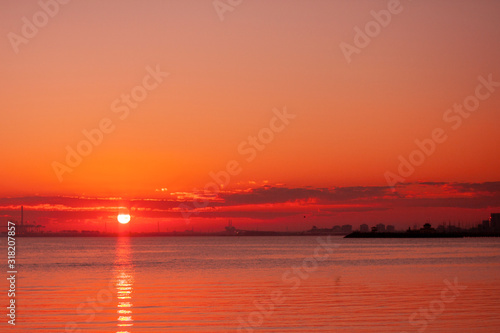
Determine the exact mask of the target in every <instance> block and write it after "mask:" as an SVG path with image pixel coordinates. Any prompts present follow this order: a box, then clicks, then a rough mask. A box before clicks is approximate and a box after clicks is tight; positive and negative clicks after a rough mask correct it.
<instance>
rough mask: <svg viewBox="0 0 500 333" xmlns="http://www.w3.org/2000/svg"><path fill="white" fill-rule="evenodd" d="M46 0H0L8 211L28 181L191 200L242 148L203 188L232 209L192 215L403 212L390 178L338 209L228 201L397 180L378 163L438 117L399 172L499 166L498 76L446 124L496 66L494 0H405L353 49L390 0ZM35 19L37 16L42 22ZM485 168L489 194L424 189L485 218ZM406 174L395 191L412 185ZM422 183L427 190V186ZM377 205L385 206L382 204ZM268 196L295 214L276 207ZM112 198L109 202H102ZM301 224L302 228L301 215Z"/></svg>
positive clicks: (455, 211)
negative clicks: (352, 208) (214, 180)
mask: <svg viewBox="0 0 500 333" xmlns="http://www.w3.org/2000/svg"><path fill="white" fill-rule="evenodd" d="M61 2H64V1H61ZM223 2H224V1H223ZM41 3H44V4H47V5H46V6H45V5H44V6H45V7H46V8H48V9H46V10H45V11H49V12H50V11H51V14H52V16H53V17H50V16H49V15H47V14H44V12H43V8H42V7H43V6H42V5H40V3H38V2H37V1H3V2H1V3H0V22H1V24H0V29H1V33H2V35H3V36H5V37H4V38H3V39H2V41H1V42H0V43H1V44H0V47H1V48H2V52H1V53H0V68H1V69H0V70H1V77H2V80H1V81H0V97H1V100H2V111H1V114H2V121H1V122H0V140H1V142H2V145H1V156H2V162H1V163H0V179H1V187H0V198H3V199H2V204H1V207H0V215H2V217H1V218H2V219H7V218H9V217H12V216H15V218H17V215H12V214H14V210H13V209H14V208H13V207H14V206H15V205H14V202H16V203H17V204H21V203H22V202H23V200H17V199H15V198H28V197H34V196H36V197H37V198H39V200H37V205H44V204H45V205H49V204H50V202H52V199H51V198H54V197H61V198H68V197H85V198H121V200H124V201H125V202H128V203H130V202H131V200H136V199H148V198H154V199H159V200H164V201H167V202H174V204H171V205H172V207H174V208H175V207H177V206H178V204H179V203H182V202H184V203H190V204H191V201H190V200H192V198H193V193H198V192H199V191H200V190H201V191H202V190H203V188H204V187H205V185H206V184H208V183H209V182H210V181H211V177H210V176H209V173H210V172H211V171H213V172H219V171H221V170H225V169H226V167H227V163H228V162H229V161H236V162H237V163H238V168H236V169H238V170H239V171H240V172H237V174H236V172H235V175H233V176H231V177H230V181H229V182H228V184H227V186H225V187H224V188H221V189H219V190H218V193H215V194H214V195H213V196H210V202H211V204H210V205H208V207H209V208H210V207H212V205H213V203H216V202H219V203H222V204H223V206H224V207H226V208H225V209H220V208H217V209H215V208H213V210H214V212H213V214H212V215H206V216H204V215H203V214H199V216H198V217H196V218H195V219H193V221H192V223H194V224H196V225H197V226H200V227H203V225H210V223H212V224H213V223H214V222H213V221H212V220H214V219H220V221H222V220H224V221H225V220H226V219H227V218H228V217H234V218H239V219H241V221H240V222H241V223H242V224H245V225H249V226H251V225H259V226H262V225H264V224H266V223H267V224H268V225H272V226H273V227H279V226H284V225H285V224H287V223H289V222H290V221H291V220H293V219H294V218H296V217H297V216H299V215H303V214H304V213H307V214H309V213H308V212H310V211H312V210H314V211H316V212H317V211H318V209H319V211H324V213H322V214H320V215H321V216H324V218H323V219H320V218H319V217H316V218H317V219H318V220H317V222H318V223H319V224H325V225H328V226H329V225H331V224H333V223H334V224H341V223H342V221H348V222H351V223H354V224H356V223H357V222H358V221H361V220H370V219H376V220H386V219H387V220H390V219H392V220H395V221H393V222H394V223H398V224H400V225H402V226H404V225H406V224H409V223H410V222H408V223H407V222H406V221H405V220H404V219H405V216H407V215H412V214H413V213H411V212H412V208H409V207H406V206H405V204H400V203H394V202H393V201H390V202H391V203H389V201H386V200H383V201H382V202H378V201H377V200H379V199H380V196H382V197H383V196H385V195H392V194H394V193H393V192H392V191H390V189H389V190H387V189H384V191H386V190H387V193H385V192H384V193H381V192H377V193H376V194H373V197H371V200H368V201H367V202H363V204H364V205H368V206H369V207H371V208H370V209H365V210H361V211H357V212H356V213H355V214H354V213H352V214H349V213H347V212H343V213H342V214H341V215H335V214H337V213H338V212H337V213H335V214H334V213H332V212H331V209H330V208H331V207H330V208H329V207H324V206H321V207H318V206H317V202H314V201H315V200H317V194H315V193H306V194H301V195H300V196H298V197H297V196H293V195H292V196H291V197H288V199H286V200H284V201H280V200H281V199H280V200H275V199H274V198H275V197H274V196H270V197H268V198H267V199H266V201H264V202H259V204H261V205H262V206H258V205H257V206H254V207H252V208H251V209H249V205H250V203H248V202H245V203H241V204H238V205H237V204H229V201H228V200H229V199H228V195H229V194H233V193H240V192H238V191H247V192H251V193H254V194H258V193H259V191H263V190H264V189H266V188H269V187H271V188H272V189H286V190H287V191H291V192H293V191H294V190H296V189H299V190H301V189H306V188H308V189H309V188H310V189H314V190H321V189H323V188H327V189H329V191H331V192H335V190H333V189H334V187H341V188H349V189H352V188H356V187H362V188H367V189H373V188H378V187H387V186H388V183H387V181H386V177H385V175H386V172H392V173H394V174H396V175H397V174H398V166H399V163H400V162H399V160H398V157H399V156H400V155H401V156H403V157H404V158H406V159H408V158H409V156H410V154H411V153H412V152H413V151H414V150H415V149H417V148H418V147H417V146H416V144H415V140H417V139H418V140H424V139H427V138H431V137H432V132H433V131H434V130H435V129H436V128H441V129H442V130H443V132H444V135H446V137H447V139H446V140H445V141H444V142H443V143H438V144H436V148H435V151H434V152H433V153H432V154H430V155H429V156H426V157H425V161H423V163H422V164H421V165H419V166H416V167H415V170H414V171H413V172H412V173H411V175H409V176H408V177H403V178H404V180H405V183H406V184H408V183H410V184H412V183H417V182H444V183H446V184H451V185H450V186H452V187H453V186H455V187H456V186H458V185H456V184H475V185H474V186H482V185H481V184H483V183H485V182H497V181H499V180H500V179H499V178H500V177H499V176H500V172H499V170H500V158H498V151H499V148H500V144H499V143H500V131H498V124H499V122H500V114H499V112H498V110H499V107H500V89H499V88H498V87H496V86H495V85H494V84H493V86H491V85H490V86H489V87H486V86H484V85H483V86H482V88H480V92H481V93H482V94H483V95H482V96H484V94H485V93H488V96H487V98H484V100H480V103H479V106H478V107H477V109H476V110H475V111H472V112H470V115H469V113H467V117H466V118H465V117H462V116H461V117H460V118H461V119H462V120H461V123H460V126H458V128H456V129H454V128H453V125H457V123H456V121H458V120H456V118H454V119H455V120H454V121H450V119H448V121H447V120H445V119H444V118H443V117H444V115H445V114H446V112H447V110H448V109H450V108H453V105H454V104H461V103H464V100H465V99H466V98H467V97H468V96H476V94H477V93H476V91H477V86H478V85H480V84H481V82H482V81H481V80H480V79H478V78H479V77H483V78H485V79H486V80H488V76H490V77H491V78H492V79H491V81H494V82H500V64H499V62H498V59H500V44H499V42H498V41H499V40H500V25H499V24H498V13H499V10H500V4H499V3H498V2H497V1H494V0H491V1H451V0H450V1H439V2H435V1H426V0H419V1H413V2H409V1H404V0H402V1H401V2H400V4H399V5H398V6H397V8H398V10H397V12H398V13H397V14H391V21H390V23H389V24H387V26H386V27H379V28H380V29H379V30H380V31H379V32H378V33H376V35H375V36H373V37H372V38H370V42H369V44H368V45H367V46H366V47H362V48H358V49H359V52H358V53H355V54H352V55H351V57H350V62H349V63H348V61H347V59H346V57H345V55H344V53H343V52H342V48H341V47H340V45H341V43H348V44H350V45H353V46H356V44H355V40H356V37H355V34H356V33H355V30H354V29H355V28H356V27H360V28H361V29H362V30H364V28H365V25H366V24H367V23H369V22H372V21H373V20H374V16H373V14H372V13H371V11H375V13H379V16H380V11H381V10H387V9H388V8H389V7H390V6H391V5H390V4H391V1H356V2H353V1H298V0H297V1H296V0H293V1H292V0H287V1H285V0H282V1H272V2H269V1H244V2H242V3H241V4H240V5H238V6H236V7H234V8H232V10H230V11H226V12H224V13H223V14H221V15H222V17H223V18H224V20H223V21H221V19H220V16H219V15H218V13H217V9H216V8H214V6H213V3H212V2H211V1H194V0H192V1H148V2H147V3H144V2H139V1H130V0H126V1H105V2H102V1H71V2H69V3H68V4H59V2H56V1H55V0H42V1H41ZM392 6H394V3H393V5H392ZM394 8H396V7H394ZM40 13H42V14H40ZM44 15H45V17H46V18H48V19H47V22H43V19H44ZM376 15H377V14H376ZM23 18H25V19H23ZM37 20H38V21H37ZM40 20H42V21H40ZM26 22H28V23H29V24H34V23H33V22H35V23H36V22H39V23H40V22H41V23H40V27H36V26H34V27H35V29H37V31H36V32H33V31H30V28H29V27H26V26H25V25H26V24H27V23H26ZM43 23H46V24H43ZM372 25H373V24H372ZM26 32H28V33H31V34H32V35H31V36H28V37H27V36H26ZM23 33H24V34H23ZM14 35H16V36H17V37H13V36H14ZM13 38H14V39H13ZM16 38H17V39H16ZM22 38H25V39H24V42H22V43H17V44H16V42H13V41H19V40H21V39H22ZM155 71H156V74H152V73H153V72H155ZM165 73H168V75H167V74H165ZM488 89H490V90H488ZM496 89H498V90H496ZM144 93H145V95H144ZM130 94H132V95H134V94H135V96H140V98H141V101H138V102H137V103H135V102H134V101H132V102H130V103H131V104H127V103H126V102H125V101H124V100H123V99H122V98H123V97H122V96H124V95H130ZM141 94H142V95H141ZM142 98H143V99H142ZM120 107H121V109H119V108H120ZM285 108H286V110H287V112H288V113H289V114H291V115H294V118H292V117H290V118H289V119H285V121H283V120H282V119H279V120H277V121H274V123H273V124H274V125H276V126H279V128H280V129H282V130H280V131H271V132H269V130H267V131H266V130H264V132H265V133H264V132H262V131H263V129H265V128H270V127H271V122H273V118H275V117H276V115H277V113H276V112H281V114H283V112H284V111H283V110H285ZM273 110H274V111H273ZM453 115H454V116H456V114H453ZM106 119H108V120H106ZM103 121H104V123H106V122H107V128H108V129H109V133H104V134H103V135H102V140H101V139H99V136H97V137H98V139H99V140H98V141H99V144H97V145H92V146H90V149H91V151H90V153H89V154H88V155H87V156H83V157H82V160H81V162H79V163H76V164H77V165H76V166H75V167H69V168H70V169H72V172H71V173H69V172H64V173H63V174H62V175H60V177H58V176H57V174H56V172H55V171H54V162H57V163H60V165H67V163H66V161H65V159H66V154H67V151H66V149H67V147H70V148H71V149H77V146H78V145H79V144H80V143H81V142H82V140H86V137H85V136H84V134H83V133H82V131H84V130H87V131H91V130H93V129H95V128H99V126H101V124H102V122H103ZM280 121H281V122H280ZM281 125H283V127H282V126H281ZM104 127H106V126H104ZM110 128H112V130H111V129H110ZM276 128H278V127H276ZM259 133H261V137H262V138H267V139H269V133H271V134H272V138H271V139H270V140H268V141H269V142H268V143H266V144H264V145H263V146H264V148H263V149H262V151H260V150H259V149H257V148H253V149H255V153H256V154H255V156H254V158H253V159H251V161H248V160H247V159H248V158H249V157H250V156H251V153H250V151H249V150H248V149H249V147H251V139H249V136H257V138H259ZM266 135H268V136H267V137H266ZM101 141H102V142H101ZM82 145H85V144H82ZM260 145H261V146H262V142H260ZM82 147H83V146H82ZM87 148H88V147H87ZM250 150H252V149H250ZM242 151H246V153H244V154H242V153H241V152H242ZM58 165H59V164H58ZM453 184H455V185H453ZM493 184H496V185H495V186H496V187H495V186H489V187H488V191H489V192H488V193H489V194H488V195H486V197H488V198H490V199H491V197H493V198H494V199H495V200H496V201H495V200H493V201H488V200H487V199H484V197H485V194H484V192H481V193H482V194H478V193H477V192H473V191H472V192H469V190H467V191H465V192H466V193H469V194H468V195H469V197H478V198H483V199H481V200H482V201H481V202H483V204H481V205H480V204H478V203H474V204H464V203H461V202H455V203H454V205H452V207H449V205H446V204H439V205H438V206H436V205H435V204H434V203H432V204H431V203H426V204H418V205H417V206H419V207H421V208H420V209H425V213H423V215H425V216H430V217H433V218H435V219H436V220H439V221H441V220H442V219H445V217H446V216H450V217H451V218H458V217H460V216H465V217H467V218H468V219H470V220H474V221H475V220H477V219H482V218H486V217H487V216H488V215H489V212H490V211H491V210H494V209H498V207H500V203H499V202H500V201H498V200H497V199H498V198H499V190H498V188H499V187H500V186H499V185H498V184H497V183H493ZM265 186H267V187H265ZM460 186H462V185H460ZM408 187H411V186H404V189H401V191H400V193H402V194H401V195H408V190H407V189H408ZM416 187H417V188H418V190H417V192H418V193H419V195H423V196H424V197H426V198H427V199H429V200H430V198H431V197H432V191H430V190H429V189H428V188H426V186H416ZM434 187H435V188H438V189H441V187H442V185H441V184H437V185H433V188H434ZM461 188H462V187H461ZM161 189H164V190H163V191H162V190H161ZM429 191H430V192H429ZM460 191H462V190H460ZM179 193H183V195H179ZM461 193H462V192H461ZM198 194H199V193H198ZM276 195H278V194H276ZM440 195H441V194H440ZM454 195H455V194H453V195H451V194H449V193H447V194H445V197H447V198H449V197H454ZM351 199H352V198H351ZM351 199H349V200H351ZM358 199H359V198H358V197H356V200H358ZM386 199H387V198H386ZM298 200H299V201H301V202H300V204H299V202H298ZM325 200H326V201H325V202H324V203H323V204H325V205H345V204H346V202H345V200H347V199H346V198H345V197H342V198H337V197H334V198H327V199H325ZM24 201H29V200H24ZM65 202H66V201H64V200H63V202H62V203H60V204H61V205H62V206H58V208H54V207H53V208H51V209H49V210H48V211H49V212H50V213H51V214H53V215H50V214H48V215H47V216H45V215H43V214H42V215H43V216H39V217H38V218H39V219H42V220H43V221H44V222H45V223H51V222H50V221H49V219H50V218H55V217H54V216H55V215H56V214H55V213H54V212H64V213H68V212H70V211H71V210H70V209H68V206H66V205H65V204H64V203H65ZM277 202H280V204H279V205H278V203H277ZM495 202H497V204H495ZM357 204H359V203H358V202H356V205H357ZM27 205H28V204H27ZM169 205H170V204H169ZM176 205H177V206H176ZM241 205H244V206H245V207H243V206H241ZM252 205H254V204H253V203H252ZM349 205H352V202H349ZM377 205H378V207H379V210H376V211H375V210H372V209H375V208H373V207H374V206H377ZM394 205H396V207H394ZM79 206H81V207H86V206H87V203H81V204H79ZM110 206H112V207H114V206H117V205H115V204H113V205H110ZM118 206H119V205H118ZM469 206H471V207H469ZM472 206H473V207H472ZM479 206H480V208H478V207H479ZM33 207H34V206H33ZM40 207H41V206H40ZM45 207H48V206H45ZM51 207H52V206H51ZM382 208H383V209H382ZM33 209H35V208H33ZM40 209H41V208H40ZM210 209H212V208H210ZM468 209H472V210H471V211H468ZM42 210H43V209H41V211H42ZM275 210H278V211H282V212H286V213H283V214H282V215H279V214H278V215H279V216H278V215H273V213H272V211H275ZM358 210H359V209H358ZM228 211H233V212H234V213H231V214H230V213H228ZM249 211H254V212H255V211H258V212H261V213H262V215H258V214H250V213H249ZM396 211H397V212H398V213H397V214H396ZM238 212H239V214H237V213H238ZM302 212H304V213H302ZM78 213H81V212H80V211H79V212H78ZM15 214H17V213H15ZM113 214H114V213H113V209H105V210H103V211H102V215H100V216H101V218H108V217H109V216H111V215H113ZM175 214H177V215H175ZM294 214H295V215H294ZM311 214H312V213H311ZM76 215H77V214H76ZM76 215H72V216H66V215H64V214H62V215H60V216H61V217H60V218H57V221H58V222H57V223H63V224H64V223H66V222H67V223H68V225H69V224H71V225H76V224H75V223H76V222H78V221H79V220H85V221H87V222H88V223H91V222H89V221H91V220H92V219H93V218H95V217H92V216H88V217H86V218H83V217H82V218H77V217H76ZM83 215H84V214H83ZM83 215H82V216H83ZM311 216H312V215H311ZM413 216H414V214H413ZM292 217H293V218H292ZM422 218H425V217H422ZM156 219H161V220H162V221H165V223H166V224H168V223H172V225H173V224H175V223H178V224H179V228H182V223H181V222H179V221H181V220H182V217H181V216H180V215H179V212H176V211H175V210H173V211H169V213H168V214H167V213H165V212H164V213H162V214H160V213H158V214H157V215H156V216H152V215H149V216H147V214H145V216H143V220H142V222H141V223H143V224H144V225H147V224H148V223H153V222H152V221H154V220H156ZM196 219H198V220H196ZM287 219H288V220H287ZM139 220H140V219H139V218H138V219H137V221H139ZM270 220H272V223H271V222H269V221H270ZM311 220H314V219H313V218H311ZM418 220H421V218H420V216H419V217H418ZM175 221H177V222H175ZM210 221H212V222H210ZM332 221H333V222H332ZM87 222H85V223H87ZM414 222H415V221H411V223H414ZM422 222H424V221H422ZM78 223H80V222H78ZM217 223H223V222H217ZM290 223H291V222H290ZM294 223H295V224H297V228H299V229H300V227H301V224H307V223H306V222H304V221H301V222H294ZM308 223H309V222H308ZM311 223H313V222H311ZM153 224H154V223H153ZM217 225H219V224H217ZM305 227H309V224H307V225H306V226H305ZM305 227H304V228H305Z"/></svg>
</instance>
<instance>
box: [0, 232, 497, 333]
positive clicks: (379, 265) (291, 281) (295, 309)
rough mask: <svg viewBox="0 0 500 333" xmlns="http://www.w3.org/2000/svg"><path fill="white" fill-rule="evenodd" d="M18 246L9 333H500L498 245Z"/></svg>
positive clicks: (171, 241)
mask: <svg viewBox="0 0 500 333" xmlns="http://www.w3.org/2000/svg"><path fill="white" fill-rule="evenodd" d="M17 242H18V244H17V248H16V250H17V254H16V255H17V261H18V267H17V269H18V275H17V281H16V283H17V292H16V305H17V308H16V309H17V313H16V315H17V318H16V323H17V324H16V326H15V329H13V328H12V327H10V325H8V324H7V320H8V318H7V316H6V313H7V309H6V306H7V302H8V298H7V292H6V290H7V289H8V286H7V283H6V279H5V278H2V281H3V282H2V283H3V284H1V285H0V286H1V290H3V291H2V293H4V294H5V295H3V296H0V299H1V300H2V301H1V302H2V309H4V310H2V312H3V314H2V316H1V318H3V319H2V321H3V322H2V323H1V324H0V331H2V332H8V331H10V330H13V331H14V330H15V331H17V332H114V333H118V332H120V333H126V332H130V333H131V332H424V331H425V332H500V297H499V296H500V239H498V238H469V239H343V238H340V237H331V238H330V239H328V238H327V237H319V238H318V237H183V238H180V237H179V238H172V237H166V238H159V237H158V238H157V237H148V238H128V237H124V238H24V239H18V240H17ZM1 253H3V256H4V259H1V261H2V266H1V267H2V271H3V272H4V273H2V274H3V275H5V276H7V273H6V271H7V267H6V260H7V252H6V246H5V240H4V239H2V240H1Z"/></svg>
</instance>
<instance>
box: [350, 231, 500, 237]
mask: <svg viewBox="0 0 500 333" xmlns="http://www.w3.org/2000/svg"><path fill="white" fill-rule="evenodd" d="M465 237H500V232H468V231H463V232H429V233H426V232H418V231H406V232H359V231H355V232H353V233H350V234H349V235H346V236H345V237H344V238H465Z"/></svg>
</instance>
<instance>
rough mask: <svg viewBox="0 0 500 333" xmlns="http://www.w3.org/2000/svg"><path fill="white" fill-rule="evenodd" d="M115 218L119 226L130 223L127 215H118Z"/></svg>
mask: <svg viewBox="0 0 500 333" xmlns="http://www.w3.org/2000/svg"><path fill="white" fill-rule="evenodd" d="M116 218H117V219H118V222H120V223H121V224H127V223H129V222H130V215H129V214H118V216H117V217H116Z"/></svg>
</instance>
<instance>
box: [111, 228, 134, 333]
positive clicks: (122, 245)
mask: <svg viewBox="0 0 500 333" xmlns="http://www.w3.org/2000/svg"><path fill="white" fill-rule="evenodd" d="M131 259H132V258H131V251H130V238H128V237H120V238H119V239H118V240H117V247H116V259H115V264H114V269H115V274H114V276H115V288H116V299H117V301H118V302H117V310H116V313H117V315H118V318H117V324H116V325H117V327H118V331H117V333H130V331H127V329H130V328H131V327H132V326H133V325H134V323H133V322H134V319H133V316H132V313H133V312H132V310H133V304H132V294H133V290H134V275H133V273H134V266H133V264H132V260H131Z"/></svg>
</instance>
